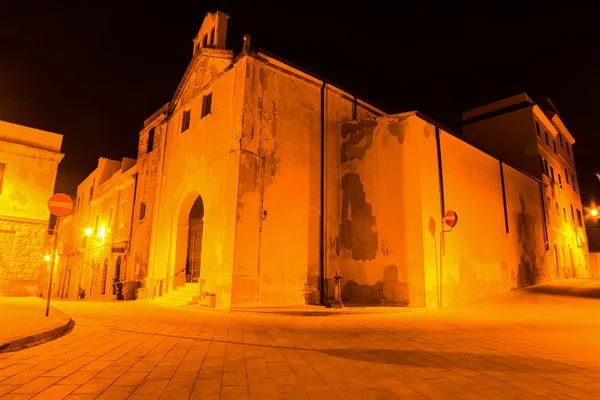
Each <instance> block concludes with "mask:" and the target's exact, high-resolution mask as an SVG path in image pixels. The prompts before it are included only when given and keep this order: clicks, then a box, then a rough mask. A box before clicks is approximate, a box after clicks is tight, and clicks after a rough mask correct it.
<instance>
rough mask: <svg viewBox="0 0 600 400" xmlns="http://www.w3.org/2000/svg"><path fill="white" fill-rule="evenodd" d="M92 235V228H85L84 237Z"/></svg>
mask: <svg viewBox="0 0 600 400" xmlns="http://www.w3.org/2000/svg"><path fill="white" fill-rule="evenodd" d="M91 235H92V228H85V236H91Z"/></svg>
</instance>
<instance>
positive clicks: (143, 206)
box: [140, 202, 146, 220]
mask: <svg viewBox="0 0 600 400" xmlns="http://www.w3.org/2000/svg"><path fill="white" fill-rule="evenodd" d="M145 216H146V203H144V202H142V203H141V204H140V220H142V219H144V217H145Z"/></svg>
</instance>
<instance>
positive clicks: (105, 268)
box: [100, 258, 108, 294]
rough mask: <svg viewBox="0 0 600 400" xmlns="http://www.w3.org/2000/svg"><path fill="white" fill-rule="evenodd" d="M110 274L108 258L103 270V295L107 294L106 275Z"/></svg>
mask: <svg viewBox="0 0 600 400" xmlns="http://www.w3.org/2000/svg"><path fill="white" fill-rule="evenodd" d="M107 274H108V258H105V259H104V268H103V269H102V291H101V292H100V293H101V294H106V275H107Z"/></svg>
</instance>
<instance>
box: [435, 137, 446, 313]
mask: <svg viewBox="0 0 600 400" xmlns="http://www.w3.org/2000/svg"><path fill="white" fill-rule="evenodd" d="M435 140H436V147H437V164H438V176H439V179H438V181H439V184H440V208H441V217H442V218H441V220H442V223H441V225H440V226H441V230H440V246H439V248H440V268H439V276H438V279H437V281H438V307H439V308H442V306H443V305H444V303H443V302H442V286H443V283H444V279H443V277H444V275H443V258H442V254H444V243H443V237H444V236H443V235H444V214H445V212H446V204H445V200H444V172H443V170H442V144H441V135H440V128H438V127H437V126H436V127H435Z"/></svg>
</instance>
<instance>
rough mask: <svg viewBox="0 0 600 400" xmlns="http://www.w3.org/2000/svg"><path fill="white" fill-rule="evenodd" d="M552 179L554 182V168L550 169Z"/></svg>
mask: <svg viewBox="0 0 600 400" xmlns="http://www.w3.org/2000/svg"><path fill="white" fill-rule="evenodd" d="M550 178H551V179H552V180H554V168H552V166H551V167H550Z"/></svg>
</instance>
